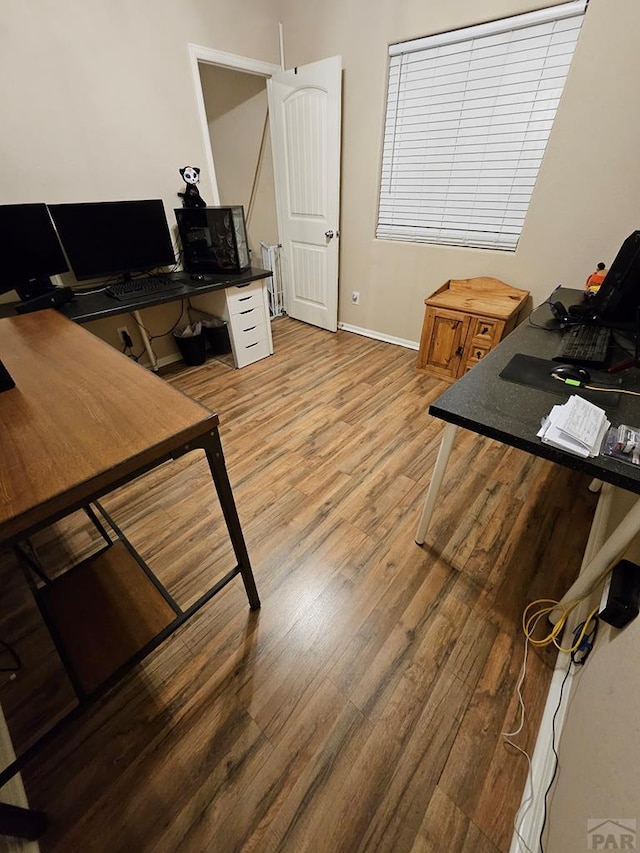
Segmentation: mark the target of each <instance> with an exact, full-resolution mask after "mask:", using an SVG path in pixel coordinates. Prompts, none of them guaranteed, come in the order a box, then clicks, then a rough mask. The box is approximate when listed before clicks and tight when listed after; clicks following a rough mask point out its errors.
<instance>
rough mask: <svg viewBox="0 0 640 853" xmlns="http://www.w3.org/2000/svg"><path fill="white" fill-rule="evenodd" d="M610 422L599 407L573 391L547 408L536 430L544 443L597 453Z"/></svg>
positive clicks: (575, 450) (585, 452) (570, 451)
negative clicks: (547, 411) (558, 403)
mask: <svg viewBox="0 0 640 853" xmlns="http://www.w3.org/2000/svg"><path fill="white" fill-rule="evenodd" d="M610 426H611V424H610V423H609V421H608V420H607V416H606V412H605V411H604V410H603V409H600V408H599V407H598V406H594V404H593V403H590V402H589V401H588V400H584V399H583V398H582V397H578V396H575V395H574V396H572V397H570V398H569V400H568V401H567V402H566V403H565V404H564V405H562V406H554V407H553V408H552V409H551V411H550V412H549V415H548V416H547V417H546V418H545V419H544V421H543V422H542V427H541V428H540V430H539V432H538V433H537V434H538V436H539V437H540V438H541V439H542V441H543V442H544V443H545V444H551V445H552V446H553V447H558V448H560V449H561V450H567V451H568V452H569V453H575V454H576V455H578V456H583V457H587V456H597V455H598V453H599V452H600V446H601V444H602V440H603V438H604V436H605V433H606V431H607V430H608V429H609V427H610Z"/></svg>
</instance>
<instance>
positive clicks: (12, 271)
mask: <svg viewBox="0 0 640 853" xmlns="http://www.w3.org/2000/svg"><path fill="white" fill-rule="evenodd" d="M0 257H2V263H1V264H0V293H8V292H9V291H11V290H16V291H17V292H18V296H19V297H20V298H21V299H31V298H32V297H34V296H40V295H41V294H43V293H46V292H47V291H50V290H52V289H53V285H52V284H51V280H50V278H49V276H52V275H55V274H56V273H61V272H66V271H67V270H68V269H69V267H68V266H67V262H66V260H65V257H64V254H63V252H62V248H61V247H60V243H59V241H58V237H57V234H56V232H55V229H54V227H53V224H52V222H51V217H50V216H49V211H48V210H47V206H46V205H45V204H3V205H0Z"/></svg>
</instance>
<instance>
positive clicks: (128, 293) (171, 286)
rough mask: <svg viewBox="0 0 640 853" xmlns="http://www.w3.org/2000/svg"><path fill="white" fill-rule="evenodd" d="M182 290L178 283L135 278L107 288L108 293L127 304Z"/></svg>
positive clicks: (160, 279) (166, 280)
mask: <svg viewBox="0 0 640 853" xmlns="http://www.w3.org/2000/svg"><path fill="white" fill-rule="evenodd" d="M179 290H182V285H181V284H179V283H178V282H173V281H169V280H168V279H162V278H135V279H131V280H130V281H118V282H116V283H115V284H110V285H108V287H107V288H106V293H107V294H108V295H109V296H112V297H113V298H114V299H119V300H120V301H121V302H126V301H127V300H128V299H137V298H138V297H139V296H153V295H154V294H158V293H161V294H165V293H167V294H169V293H177V292H178V291H179Z"/></svg>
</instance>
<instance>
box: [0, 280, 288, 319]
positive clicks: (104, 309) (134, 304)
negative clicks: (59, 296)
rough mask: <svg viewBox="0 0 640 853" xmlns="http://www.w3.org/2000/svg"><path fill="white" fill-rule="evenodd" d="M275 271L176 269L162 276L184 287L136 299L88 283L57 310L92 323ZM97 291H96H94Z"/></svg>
mask: <svg viewBox="0 0 640 853" xmlns="http://www.w3.org/2000/svg"><path fill="white" fill-rule="evenodd" d="M272 274H273V273H272V272H271V271H270V270H263V269H260V268H259V267H250V268H249V269H247V270H245V271H244V272H241V273H223V274H213V273H207V274H205V276H204V280H203V281H193V280H192V279H191V275H190V274H189V273H187V272H174V273H168V274H166V275H164V276H162V277H163V278H165V279H170V280H171V282H172V283H174V284H176V283H177V284H180V285H181V289H180V290H177V291H172V292H171V293H164V294H163V293H154V294H152V295H150V296H139V297H137V298H136V299H135V300H132V301H121V300H118V299H114V298H113V297H111V296H108V295H107V294H106V293H105V292H104V290H99V288H100V287H101V285H100V283H96V284H94V285H93V286H91V287H87V290H86V292H84V293H83V292H82V290H80V289H77V290H76V297H75V299H74V300H73V301H72V302H68V303H67V304H66V305H61V306H58V308H57V310H58V311H59V312H60V313H61V314H64V316H65V317H68V318H69V319H70V320H74V321H75V322H76V323H88V322H90V321H91V320H102V319H104V318H105V317H113V316H116V315H117V314H126V313H127V312H129V311H137V310H139V309H142V308H149V307H151V306H152V305H162V304H164V303H165V302H175V301H176V300H178V299H187V298H188V297H190V296H201V295H202V294H204V293H211V292H212V291H214V290H224V289H225V288H227V287H237V286H242V285H246V284H250V283H251V282H252V281H259V280H260V279H263V278H269V277H270V276H271V275H272ZM92 291H95V292H92ZM15 314H16V312H15V311H14V309H13V303H7V304H4V305H2V306H0V316H2V317H13V316H15Z"/></svg>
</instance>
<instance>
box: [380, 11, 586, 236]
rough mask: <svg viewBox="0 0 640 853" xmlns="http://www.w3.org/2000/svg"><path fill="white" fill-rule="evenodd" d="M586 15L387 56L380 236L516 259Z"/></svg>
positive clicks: (492, 29) (514, 20)
mask: <svg viewBox="0 0 640 853" xmlns="http://www.w3.org/2000/svg"><path fill="white" fill-rule="evenodd" d="M585 7H586V3H585V0H579V2H572V3H564V4H562V5H561V6H554V7H551V8H549V9H543V10H540V11H538V12H531V13H527V14H524V15H517V16H515V17H511V18H506V19H503V20H501V21H494V22H492V23H488V24H481V25H479V26H476V27H467V28H465V29H461V30H456V31H454V32H450V33H442V34H440V35H436V36H429V37H427V38H422V39H417V40H415V41H411V42H403V43H401V44H395V45H391V47H390V48H389V55H390V61H389V90H388V97H387V113H386V121H385V134H384V146H383V155H382V176H381V186H380V206H379V210H378V228H377V232H376V234H377V236H378V237H381V238H386V239H392V240H411V241H419V242H428V243H443V244H446V245H457V246H476V247H481V248H494V249H505V250H510V251H513V250H515V248H516V246H517V243H518V238H519V236H520V233H521V231H522V226H523V223H524V218H525V215H526V212H527V207H528V205H529V201H530V199H531V194H532V192H533V187H534V185H535V182H536V178H537V176H538V171H539V169H540V164H541V162H542V157H543V155H544V150H545V147H546V145H547V140H548V139H549V134H550V132H551V126H552V124H553V120H554V117H555V114H556V110H557V107H558V103H559V101H560V96H561V94H562V89H563V87H564V82H565V79H566V76H567V72H568V70H569V65H570V64H571V58H572V56H573V51H574V48H575V45H576V42H577V39H578V34H579V32H580V27H581V24H582V19H583V15H584V10H585Z"/></svg>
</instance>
